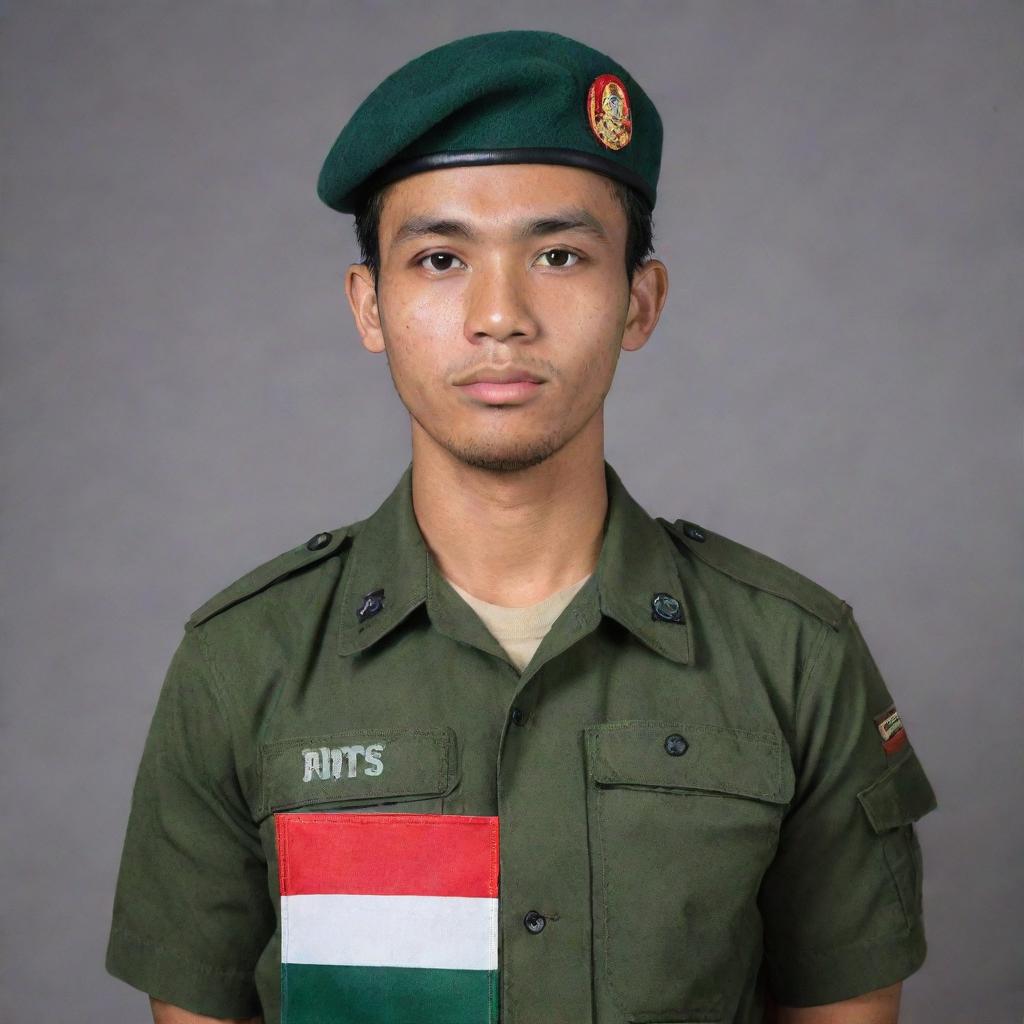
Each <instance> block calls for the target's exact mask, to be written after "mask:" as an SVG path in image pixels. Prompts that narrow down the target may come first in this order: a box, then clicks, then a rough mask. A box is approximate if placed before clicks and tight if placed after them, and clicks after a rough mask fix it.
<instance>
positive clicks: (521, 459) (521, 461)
mask: <svg viewBox="0 0 1024 1024" xmlns="http://www.w3.org/2000/svg"><path fill="white" fill-rule="evenodd" d="M414 419H415V417H414ZM416 422H417V423H418V424H419V426H420V428H421V429H422V430H423V431H424V432H425V433H427V434H428V435H429V436H430V437H432V438H433V440H434V441H436V442H437V443H438V444H439V445H440V446H441V447H442V448H444V450H445V451H447V452H448V453H449V454H450V455H452V456H453V457H454V458H456V459H458V460H459V462H461V463H463V465H466V466H470V467H472V468H473V469H481V470H484V471H486V472H489V473H518V472H521V471H522V470H524V469H529V468H530V467H531V466H537V465H539V464H540V463H542V462H544V461H545V460H546V459H549V458H551V456H552V455H554V454H555V452H557V451H558V450H559V449H560V448H561V447H562V446H563V444H564V443H565V441H564V439H563V438H561V437H560V436H559V435H558V434H557V433H550V434H546V435H544V436H542V437H535V438H530V439H528V440H523V441H518V442H515V441H505V440H500V439H497V440H484V439H481V438H469V439H466V438H459V437H456V436H454V435H453V434H446V435H441V436H438V435H437V434H435V433H431V431H429V430H427V428H426V427H425V426H424V425H423V423H422V422H421V421H420V420H416Z"/></svg>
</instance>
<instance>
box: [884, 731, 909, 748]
mask: <svg viewBox="0 0 1024 1024" xmlns="http://www.w3.org/2000/svg"><path fill="white" fill-rule="evenodd" d="M906 742H907V730H906V729H903V728H900V731H899V732H897V733H894V734H893V735H892V736H890V737H889V739H887V740H886V741H885V742H884V743H883V744H882V749H883V750H884V751H885V752H886V753H887V754H895V753H896V751H897V750H901V749H902V748H903V747H904V746H905V745H906Z"/></svg>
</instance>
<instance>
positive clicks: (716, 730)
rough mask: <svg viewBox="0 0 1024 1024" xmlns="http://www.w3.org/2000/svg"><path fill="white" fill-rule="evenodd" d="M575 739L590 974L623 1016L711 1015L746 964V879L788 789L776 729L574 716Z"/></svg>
mask: <svg viewBox="0 0 1024 1024" xmlns="http://www.w3.org/2000/svg"><path fill="white" fill-rule="evenodd" d="M584 749H585V756H586V760H587V820H588V826H587V827H588V838H589V842H590V859H591V870H592V877H593V890H592V892H593V907H592V912H593V917H594V942H595V947H596V948H595V964H596V965H597V970H598V974H599V975H602V976H603V978H601V977H599V979H598V983H599V984H601V982H602V980H603V983H604V987H605V989H606V992H607V993H608V996H609V997H610V999H611V1000H612V1002H613V1003H614V1005H615V1007H616V1009H617V1011H618V1012H619V1013H621V1014H623V1015H624V1016H625V1019H626V1020H628V1021H631V1022H655V1021H656V1022H659V1024H660V1022H690V1021H694V1022H696V1021H720V1020H723V1019H725V1017H726V1015H727V1014H729V1013H730V1008H729V1007H728V1006H727V1005H726V1000H727V994H728V993H731V992H734V991H738V990H739V989H740V987H741V986H742V981H743V979H744V978H745V977H746V976H747V975H748V974H749V972H750V971H751V970H752V969H753V970H756V964H754V965H753V966H752V965H751V963H750V962H749V957H747V956H746V955H745V951H746V950H747V949H749V948H751V937H755V938H756V937H757V936H758V935H759V934H760V918H759V914H758V910H757V893H758V889H759V886H760V880H761V876H762V875H763V873H764V871H765V869H766V867H767V866H768V864H769V863H770V862H771V860H772V857H773V856H774V852H775V848H776V845H777V842H778V832H779V825H780V823H781V820H782V816H783V814H784V813H785V810H786V805H787V804H788V802H789V801H790V800H791V799H792V795H793V786H794V776H793V768H792V765H791V763H790V760H789V756H788V749H787V747H786V744H785V742H784V741H783V739H782V737H781V736H779V735H776V734H774V733H770V732H753V731H748V730H742V729H730V728H727V727H723V726H718V725H710V724H701V723H695V722H679V721H661V722H655V721H623V722H608V723H604V724H601V725H595V726H591V727H590V728H588V729H586V730H584ZM754 946H755V947H756V948H757V950H758V956H759V955H760V954H759V949H760V947H759V945H758V944H757V943H756V942H755V943H754Z"/></svg>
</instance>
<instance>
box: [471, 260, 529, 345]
mask: <svg viewBox="0 0 1024 1024" xmlns="http://www.w3.org/2000/svg"><path fill="white" fill-rule="evenodd" d="M465 302H466V321H465V333H466V339H467V340H468V341H471V342H473V343H475V344H479V343H480V342H482V341H486V340H487V339H488V338H491V339H493V340H494V341H501V342H508V341H513V340H516V341H529V340H530V339H532V338H534V337H536V334H537V323H536V321H535V319H534V316H533V313H532V310H531V308H530V300H529V291H528V283H527V280H526V271H525V270H520V269H518V268H517V267H515V266H513V265H512V264H511V262H510V261H506V260H503V259H496V260H494V261H491V262H490V263H486V264H482V265H478V266H477V267H476V268H475V269H474V271H473V273H472V275H471V276H470V283H469V286H468V288H467V290H466V292H465Z"/></svg>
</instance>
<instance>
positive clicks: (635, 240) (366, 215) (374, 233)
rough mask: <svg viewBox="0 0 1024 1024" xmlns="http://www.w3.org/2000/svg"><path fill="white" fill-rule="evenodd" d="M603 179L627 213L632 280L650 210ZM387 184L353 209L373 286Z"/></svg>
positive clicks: (646, 253)
mask: <svg viewBox="0 0 1024 1024" xmlns="http://www.w3.org/2000/svg"><path fill="white" fill-rule="evenodd" d="M606 180H607V182H608V185H609V187H610V188H611V190H612V192H613V193H614V195H615V197H616V198H617V199H618V200H619V202H620V203H621V204H622V209H623V211H624V212H625V214H626V276H627V277H628V278H629V280H630V281H631V282H632V280H633V275H634V274H635V273H636V271H637V268H638V267H640V265H641V264H642V263H644V262H645V261H646V260H648V259H650V257H651V256H652V255H653V254H654V223H653V217H652V211H651V208H650V206H648V204H647V200H646V199H644V197H643V196H642V195H641V194H640V193H639V192H638V191H637V190H636V189H635V188H632V187H631V186H629V185H626V184H623V183H622V182H620V181H616V180H615V179H614V178H607V179H606ZM388 188H389V186H388V185H384V186H382V187H381V188H377V189H374V191H373V192H371V193H370V194H369V195H368V196H367V197H366V199H365V200H363V202H362V204H361V205H360V207H359V209H358V211H357V212H356V220H355V229H356V241H357V242H358V243H359V251H360V256H361V259H360V262H361V263H363V264H364V265H365V266H366V267H367V269H368V270H369V271H370V276H371V277H372V278H373V283H374V286H375V287H376V284H377V272H378V271H379V270H380V214H381V210H383V208H384V197H385V196H386V194H387V191H388Z"/></svg>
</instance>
